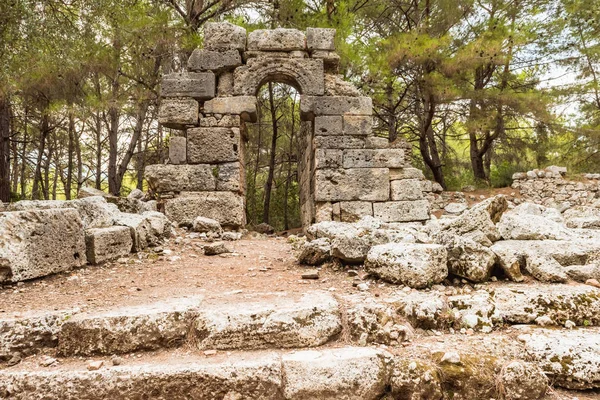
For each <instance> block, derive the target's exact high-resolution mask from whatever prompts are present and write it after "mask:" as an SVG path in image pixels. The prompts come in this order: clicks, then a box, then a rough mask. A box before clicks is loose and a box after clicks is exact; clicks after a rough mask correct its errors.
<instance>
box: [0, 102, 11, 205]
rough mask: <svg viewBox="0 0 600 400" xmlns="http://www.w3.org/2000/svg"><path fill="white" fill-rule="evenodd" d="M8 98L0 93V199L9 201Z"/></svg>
mask: <svg viewBox="0 0 600 400" xmlns="http://www.w3.org/2000/svg"><path fill="white" fill-rule="evenodd" d="M10 120H11V109H10V100H9V99H8V98H7V97H6V96H2V95H0V201H3V202H5V203H8V202H9V201H10V126H11V123H10Z"/></svg>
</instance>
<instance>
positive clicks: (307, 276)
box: [302, 271, 319, 279]
mask: <svg viewBox="0 0 600 400" xmlns="http://www.w3.org/2000/svg"><path fill="white" fill-rule="evenodd" d="M302 279H319V271H309V272H304V273H303V274H302Z"/></svg>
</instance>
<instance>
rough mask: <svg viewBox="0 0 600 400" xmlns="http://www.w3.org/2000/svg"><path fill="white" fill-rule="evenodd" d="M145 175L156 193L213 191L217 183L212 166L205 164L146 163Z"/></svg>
mask: <svg viewBox="0 0 600 400" xmlns="http://www.w3.org/2000/svg"><path fill="white" fill-rule="evenodd" d="M145 177H146V180H147V181H148V186H150V188H151V189H152V190H153V191H154V192H156V193H165V192H180V191H194V192H202V191H213V190H215V188H216V184H217V183H216V177H215V173H214V171H213V168H212V166H210V165H206V164H197V165H187V164H186V165H163V164H155V165H148V166H147V167H146V170H145Z"/></svg>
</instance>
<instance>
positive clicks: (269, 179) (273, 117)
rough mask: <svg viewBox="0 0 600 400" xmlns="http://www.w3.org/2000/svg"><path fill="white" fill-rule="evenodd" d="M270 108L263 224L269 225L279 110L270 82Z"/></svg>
mask: <svg viewBox="0 0 600 400" xmlns="http://www.w3.org/2000/svg"><path fill="white" fill-rule="evenodd" d="M269 107H270V111H271V124H272V126H273V136H272V137H271V153H270V154H269V174H268V176H267V182H266V183H265V204H264V210H263V222H264V223H265V224H268V223H269V210H270V207H271V191H272V190H273V178H274V176H275V156H276V154H275V152H276V150H277V109H276V108H275V101H274V99H273V84H272V83H271V82H269Z"/></svg>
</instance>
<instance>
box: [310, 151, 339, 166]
mask: <svg viewBox="0 0 600 400" xmlns="http://www.w3.org/2000/svg"><path fill="white" fill-rule="evenodd" d="M343 154H344V151H343V150H342V149H316V150H315V169H324V168H326V169H336V168H342V160H343V157H342V156H343Z"/></svg>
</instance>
